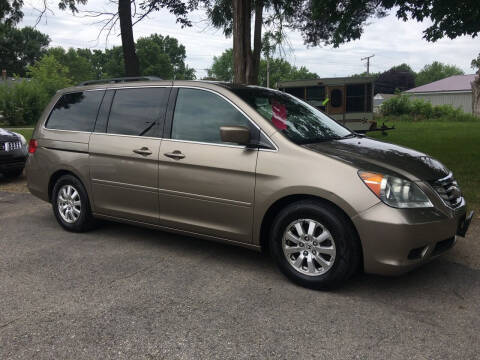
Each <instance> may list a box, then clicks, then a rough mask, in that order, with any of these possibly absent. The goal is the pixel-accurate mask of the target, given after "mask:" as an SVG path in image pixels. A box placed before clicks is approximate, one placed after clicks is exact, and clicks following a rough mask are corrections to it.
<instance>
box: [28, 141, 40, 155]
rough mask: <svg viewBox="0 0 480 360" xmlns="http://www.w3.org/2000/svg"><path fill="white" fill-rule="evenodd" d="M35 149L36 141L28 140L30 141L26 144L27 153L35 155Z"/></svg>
mask: <svg viewBox="0 0 480 360" xmlns="http://www.w3.org/2000/svg"><path fill="white" fill-rule="evenodd" d="M37 147H38V141H37V140H35V139H30V141H29V142H28V152H29V153H30V154H33V153H35V151H37Z"/></svg>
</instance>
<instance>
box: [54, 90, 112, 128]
mask: <svg viewBox="0 0 480 360" xmlns="http://www.w3.org/2000/svg"><path fill="white" fill-rule="evenodd" d="M104 93H105V91H83V92H76V93H70V94H65V95H63V96H62V97H61V98H60V99H59V100H58V101H57V103H56V104H55V107H54V108H53V110H52V112H51V113H50V116H49V118H48V121H47V123H46V125H45V127H46V128H47V129H57V130H72V131H87V132H91V131H93V127H94V126H95V120H96V118H97V113H98V108H99V106H100V103H101V102H102V98H103V94H104Z"/></svg>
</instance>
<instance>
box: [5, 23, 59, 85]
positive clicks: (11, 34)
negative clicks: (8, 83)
mask: <svg viewBox="0 0 480 360" xmlns="http://www.w3.org/2000/svg"><path fill="white" fill-rule="evenodd" d="M49 43H50V38H49V37H48V35H45V34H43V33H41V32H40V31H38V30H35V29H33V28H31V27H28V26H27V27H24V28H22V29H17V28H15V27H13V26H11V25H7V24H1V23H0V68H1V69H6V70H7V72H8V73H10V74H17V75H20V76H25V74H26V71H27V66H28V65H33V64H34V63H35V61H37V60H38V59H40V58H41V57H42V55H43V54H44V53H45V51H46V48H47V46H48V44H49Z"/></svg>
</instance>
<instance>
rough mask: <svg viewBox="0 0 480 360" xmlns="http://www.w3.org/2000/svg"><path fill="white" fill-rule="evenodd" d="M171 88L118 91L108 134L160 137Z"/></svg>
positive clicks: (113, 103) (111, 111)
mask: <svg viewBox="0 0 480 360" xmlns="http://www.w3.org/2000/svg"><path fill="white" fill-rule="evenodd" d="M169 92H170V88H143V89H121V90H117V91H116V92H115V97H114V98H113V102H112V108H111V110H110V117H109V119H108V126H107V133H111V134H120V135H136V136H152V137H157V136H160V132H159V128H160V123H161V122H162V120H163V117H164V114H165V109H166V106H167V102H168V94H169Z"/></svg>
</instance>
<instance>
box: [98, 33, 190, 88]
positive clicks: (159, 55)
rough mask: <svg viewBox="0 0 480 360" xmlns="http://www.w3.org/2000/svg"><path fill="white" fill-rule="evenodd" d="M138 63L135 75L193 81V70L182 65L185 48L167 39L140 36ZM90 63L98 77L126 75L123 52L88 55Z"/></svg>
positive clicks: (119, 50)
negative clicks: (99, 74) (137, 72)
mask: <svg viewBox="0 0 480 360" xmlns="http://www.w3.org/2000/svg"><path fill="white" fill-rule="evenodd" d="M135 48H136V54H137V56H138V60H139V75H144V76H147V75H153V76H159V77H161V78H162V79H186V80H190V79H195V70H194V69H192V68H189V67H188V66H187V65H186V64H185V59H186V57H187V55H186V50H185V46H184V45H182V44H180V43H179V42H178V40H177V39H175V38H173V37H170V36H162V35H159V34H153V35H150V36H148V37H141V38H139V39H138V41H137V42H136V44H135ZM91 62H92V64H93V62H95V65H94V68H95V69H96V72H97V73H101V76H102V77H123V76H126V73H125V66H124V57H123V49H122V47H121V46H114V47H113V48H111V49H107V50H105V53H101V52H100V53H95V52H94V53H92V54H91Z"/></svg>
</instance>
